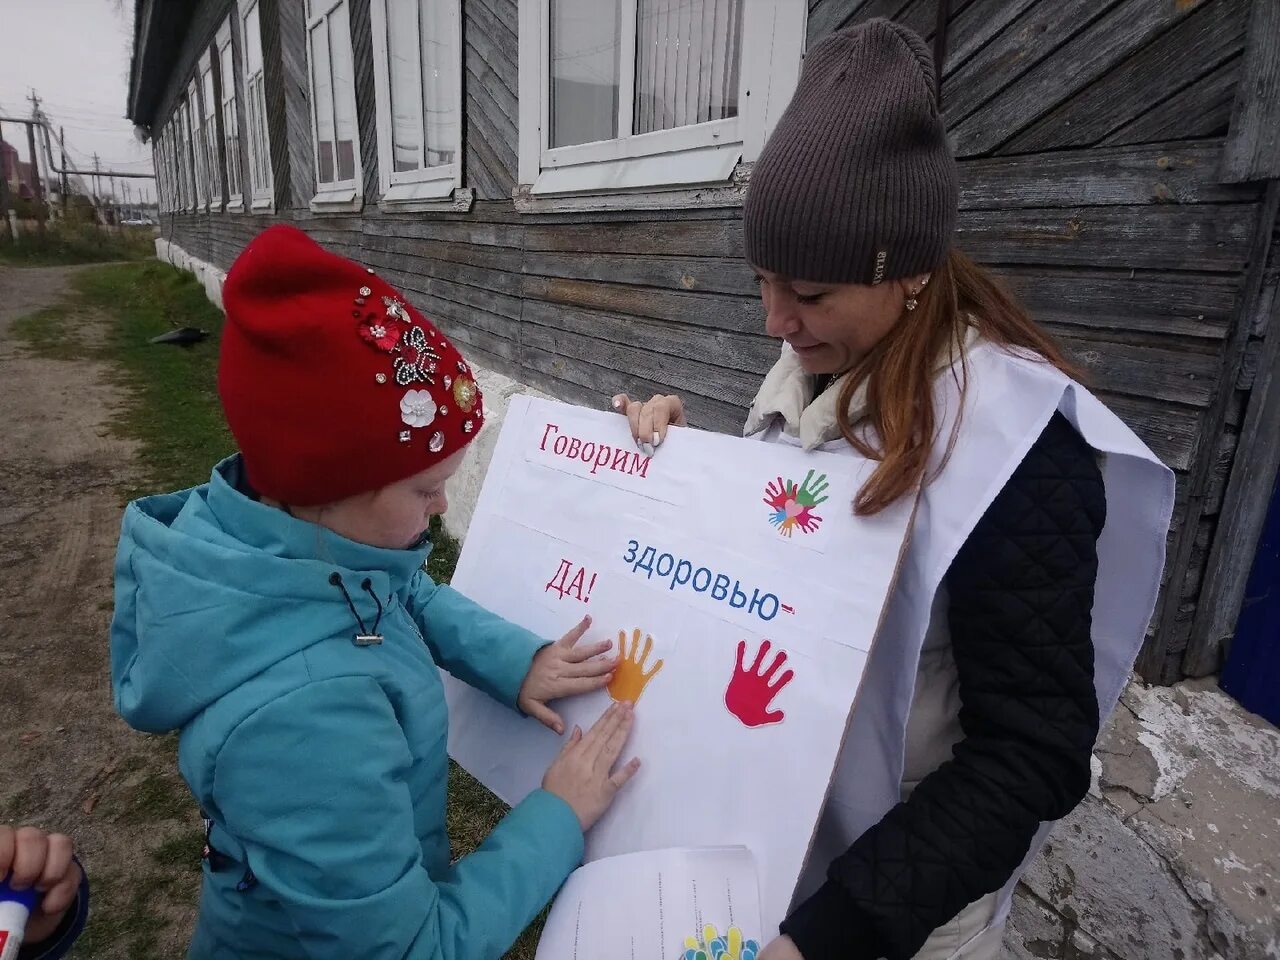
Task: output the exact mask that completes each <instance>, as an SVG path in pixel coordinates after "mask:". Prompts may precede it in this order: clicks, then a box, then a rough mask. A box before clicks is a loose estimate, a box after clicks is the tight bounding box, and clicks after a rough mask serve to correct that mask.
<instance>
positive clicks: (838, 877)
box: [782, 414, 1106, 960]
mask: <svg viewBox="0 0 1280 960" xmlns="http://www.w3.org/2000/svg"><path fill="white" fill-rule="evenodd" d="M1105 516H1106V499H1105V495H1104V490H1103V485H1102V475H1101V472H1100V470H1099V468H1098V465H1097V462H1096V460H1095V458H1094V454H1093V451H1092V450H1091V449H1090V448H1089V446H1088V445H1087V444H1085V442H1084V440H1083V439H1081V437H1080V436H1079V435H1078V434H1077V433H1076V432H1075V430H1074V428H1073V427H1072V426H1071V425H1070V424H1069V423H1068V422H1067V421H1066V420H1065V419H1064V418H1063V417H1062V416H1061V415H1059V414H1055V416H1054V418H1053V419H1052V420H1051V421H1050V423H1049V425H1048V426H1047V427H1046V428H1045V431H1044V433H1043V434H1042V435H1041V436H1040V437H1039V439H1038V440H1037V441H1036V442H1035V444H1033V445H1032V448H1031V450H1030V452H1028V454H1027V456H1026V458H1025V459H1024V460H1023V462H1022V464H1021V465H1020V466H1019V467H1018V469H1017V470H1016V471H1015V472H1014V474H1013V476H1012V477H1011V478H1010V479H1009V482H1008V483H1007V484H1006V485H1005V487H1004V489H1003V490H1002V491H1001V492H1000V494H999V495H998V496H997V497H996V499H995V501H994V502H993V503H992V504H991V506H990V508H989V509H988V510H987V512H986V514H984V515H983V517H982V519H981V520H980V521H979V522H978V525H977V526H976V527H975V528H974V530H973V532H972V533H971V534H970V536H969V539H968V540H967V541H966V542H965V544H964V546H963V547H962V548H961V550H960V552H959V553H958V554H957V556H956V558H955V561H954V562H953V563H952V565H951V568H950V570H949V571H948V574H947V581H948V588H949V591H950V597H951V600H950V606H949V608H948V620H949V626H950V631H951V643H952V647H953V651H954V655H955V661H956V668H957V671H958V673H959V681H960V698H961V704H962V705H961V708H960V724H961V726H962V728H963V730H964V739H963V740H962V741H961V742H960V743H958V744H957V745H956V747H955V750H954V752H953V758H952V759H951V760H949V761H948V762H947V763H945V764H943V765H942V766H941V767H939V768H938V769H937V770H936V771H934V772H933V773H932V774H930V775H929V776H927V777H926V778H925V779H924V780H923V781H921V783H920V784H919V785H918V786H917V787H916V789H915V792H914V793H913V794H912V795H911V798H910V799H909V800H907V801H906V802H905V803H900V804H898V805H897V806H896V807H894V808H893V809H892V810H890V811H889V813H888V814H886V815H885V817H884V819H882V820H881V821H880V822H879V823H878V824H877V825H876V826H874V827H873V828H871V829H870V830H868V831H867V832H866V833H865V834H863V835H862V836H861V837H859V838H858V840H857V841H856V842H855V843H854V845H853V846H852V847H850V848H849V850H848V851H847V852H846V853H845V854H844V855H843V856H841V857H839V858H838V859H837V860H836V861H835V862H833V863H832V864H831V867H830V869H829V871H828V877H829V880H828V882H827V883H826V884H825V885H824V886H823V887H822V888H821V889H820V890H819V891H818V893H816V894H815V895H814V896H813V897H812V898H810V899H809V900H807V901H805V902H804V903H803V904H801V905H800V906H799V907H797V909H796V910H795V912H794V913H793V914H792V915H791V916H790V917H788V918H787V920H786V922H785V923H784V924H783V927H782V929H783V932H785V933H787V934H788V935H789V936H790V937H791V938H792V939H793V940H794V941H795V942H796V945H797V946H798V947H799V949H800V952H801V953H802V954H803V955H804V957H805V958H806V960H826V958H840V960H876V958H880V957H887V958H889V960H907V958H909V957H911V956H912V955H913V954H914V953H915V952H916V951H917V950H918V949H919V948H920V946H921V945H922V944H923V943H924V941H925V940H926V939H927V938H928V936H929V934H930V933H931V932H932V931H933V930H934V929H935V928H936V927H939V926H941V925H942V924H944V923H946V922H947V921H949V920H951V919H952V918H953V917H954V916H955V915H956V914H957V913H959V912H960V910H961V909H963V908H964V907H965V906H966V905H967V904H969V903H971V902H973V901H974V900H977V899H978V898H979V897H982V896H984V895H986V894H988V893H991V892H993V891H995V890H998V889H999V888H1000V887H1002V886H1003V885H1004V884H1005V882H1006V881H1007V880H1008V879H1009V877H1010V876H1011V875H1012V873H1013V871H1014V870H1015V869H1016V868H1017V867H1018V865H1019V864H1020V863H1021V861H1022V858H1023V857H1024V856H1025V855H1026V852H1027V850H1028V848H1029V847H1030V844H1031V840H1032V838H1033V837H1034V835H1035V833H1036V830H1037V829H1038V827H1039V826H1040V823H1041V821H1045V820H1056V819H1059V818H1061V817H1063V816H1065V815H1066V814H1067V813H1068V812H1070V811H1071V809H1072V808H1073V807H1075V805H1076V804H1077V803H1079V802H1080V800H1081V798H1083V797H1084V794H1085V792H1086V791H1087V790H1088V787H1089V776H1090V774H1089V760H1090V754H1091V752H1092V749H1093V744H1094V741H1095V739H1096V738H1097V735H1098V703H1097V697H1096V695H1095V693H1094V687H1093V643H1092V641H1091V639H1090V627H1091V611H1092V608H1093V591H1094V584H1095V581H1096V579H1097V573H1098V558H1097V540H1098V535H1099V534H1100V533H1101V531H1102V524H1103V520H1104V519H1105Z"/></svg>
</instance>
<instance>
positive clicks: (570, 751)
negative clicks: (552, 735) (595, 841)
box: [542, 703, 640, 833]
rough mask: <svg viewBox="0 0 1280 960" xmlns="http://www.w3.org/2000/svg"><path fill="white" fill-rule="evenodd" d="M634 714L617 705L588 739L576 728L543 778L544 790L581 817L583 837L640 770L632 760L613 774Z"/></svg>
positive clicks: (595, 726)
mask: <svg viewBox="0 0 1280 960" xmlns="http://www.w3.org/2000/svg"><path fill="white" fill-rule="evenodd" d="M633 710H634V708H633V707H632V706H631V704H629V703H615V704H613V705H612V706H611V707H609V709H608V710H606V711H605V712H604V716H602V717H601V718H600V719H599V720H597V721H596V722H595V725H594V726H593V727H592V728H591V729H590V730H588V731H587V733H586V734H585V735H584V734H583V732H582V728H581V727H574V728H573V733H572V734H570V735H569V742H568V743H566V744H565V745H564V749H563V750H561V751H560V756H558V757H556V758H555V760H553V761H552V762H551V766H550V767H548V768H547V775H546V776H545V777H543V778H542V789H544V790H546V791H548V792H549V793H554V794H555V795H556V796H557V797H559V798H560V799H561V800H563V801H564V802H565V803H567V804H568V805H569V807H570V808H571V809H572V810H573V812H574V813H576V814H577V815H578V822H579V823H580V824H582V832H583V833H586V832H587V831H588V830H590V829H591V827H592V826H593V825H594V824H595V822H596V821H597V820H599V819H600V818H601V817H602V816H604V812H605V811H606V810H608V809H609V805H610V804H612V803H613V798H614V797H616V796H617V794H618V791H619V790H621V789H622V788H623V787H624V786H625V785H626V782H627V781H628V780H630V779H631V778H632V777H633V776H635V773H636V771H637V770H639V769H640V761H639V760H637V759H635V758H634V757H633V758H632V759H631V760H629V761H627V763H626V765H625V766H623V767H622V768H621V769H620V770H618V772H617V773H613V772H612V771H613V765H614V764H615V763H617V761H618V757H619V755H620V754H621V753H622V748H623V747H624V746H626V743H627V736H628V735H629V734H630V733H631V723H632V721H633V719H634V714H633V712H632V711H633Z"/></svg>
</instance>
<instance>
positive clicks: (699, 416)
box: [520, 343, 746, 433]
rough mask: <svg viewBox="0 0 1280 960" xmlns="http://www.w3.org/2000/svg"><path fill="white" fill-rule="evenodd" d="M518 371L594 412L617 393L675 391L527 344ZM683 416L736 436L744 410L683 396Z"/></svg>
mask: <svg viewBox="0 0 1280 960" xmlns="http://www.w3.org/2000/svg"><path fill="white" fill-rule="evenodd" d="M520 360H521V367H522V372H523V373H524V377H523V378H522V379H525V380H526V381H528V382H530V383H532V384H533V385H534V386H537V387H540V388H542V389H544V390H546V391H547V392H548V393H551V394H554V395H556V396H561V397H565V398H566V399H569V400H573V401H574V402H577V403H581V404H583V405H585V406H590V407H594V408H595V409H598V410H599V409H604V408H605V406H606V405H607V404H608V402H609V398H610V397H611V396H613V395H615V394H618V393H631V394H633V395H635V396H639V395H641V394H651V393H671V392H673V391H674V390H675V389H676V388H675V387H674V386H673V385H672V384H670V383H668V382H666V381H665V380H656V379H655V380H650V379H647V378H645V377H641V376H639V375H638V374H635V373H628V372H625V371H618V370H614V369H611V368H609V367H602V366H597V365H596V364H594V363H590V362H585V361H580V360H572V359H567V358H566V357H564V356H563V355H562V354H559V353H552V352H549V351H547V350H544V349H542V348H540V347H537V346H534V345H532V344H529V343H522V344H521V345H520ZM684 399H685V413H686V414H687V415H688V417H689V423H690V424H691V425H692V426H695V427H700V428H702V429H706V430H718V431H720V432H723V433H738V432H739V431H740V430H741V429H742V422H743V420H745V419H746V408H745V407H737V406H734V405H733V404H729V403H725V402H724V401H722V400H719V399H716V398H712V397H704V396H701V395H699V394H696V393H688V394H687V395H686V396H685V398H684Z"/></svg>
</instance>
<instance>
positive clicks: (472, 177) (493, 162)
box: [464, 121, 511, 200]
mask: <svg viewBox="0 0 1280 960" xmlns="http://www.w3.org/2000/svg"><path fill="white" fill-rule="evenodd" d="M464 123H466V129H467V134H466V137H467V141H466V151H465V178H466V179H465V180H464V183H465V184H466V185H467V186H469V187H471V188H472V189H473V190H475V192H476V198H477V199H479V200H500V199H502V198H503V197H504V196H507V197H510V195H511V192H510V190H507V191H506V192H505V193H504V192H503V189H502V183H501V181H500V180H498V178H497V176H495V175H494V173H493V170H494V168H497V167H500V166H501V164H499V163H498V161H497V159H496V158H495V157H494V156H493V153H492V151H490V150H489V145H488V144H487V143H485V142H484V137H482V136H481V135H480V134H479V133H478V132H477V131H476V130H474V129H472V127H471V124H470V121H464Z"/></svg>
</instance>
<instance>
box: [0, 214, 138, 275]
mask: <svg viewBox="0 0 1280 960" xmlns="http://www.w3.org/2000/svg"><path fill="white" fill-rule="evenodd" d="M155 236H156V235H155V231H154V230H153V229H152V228H151V227H122V228H121V230H120V232H118V233H111V232H108V231H107V230H104V229H102V228H101V227H98V226H95V225H94V224H91V223H56V224H53V225H51V226H48V227H46V229H45V232H44V233H43V234H40V233H38V232H35V231H32V232H30V233H24V234H22V236H21V237H19V239H18V240H17V241H16V242H15V241H14V240H12V239H11V238H10V236H9V231H8V228H7V227H5V228H3V229H0V263H7V264H11V265H13V266H19V267H48V266H57V265H69V264H77V263H102V262H104V261H108V260H145V259H146V258H148V257H153V256H155Z"/></svg>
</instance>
